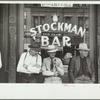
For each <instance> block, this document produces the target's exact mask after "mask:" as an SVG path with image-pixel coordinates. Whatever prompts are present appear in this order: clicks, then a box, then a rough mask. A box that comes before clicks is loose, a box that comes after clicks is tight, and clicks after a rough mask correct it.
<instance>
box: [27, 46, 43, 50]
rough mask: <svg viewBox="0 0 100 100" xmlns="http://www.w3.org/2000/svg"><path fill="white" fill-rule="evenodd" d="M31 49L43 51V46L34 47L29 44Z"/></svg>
mask: <svg viewBox="0 0 100 100" xmlns="http://www.w3.org/2000/svg"><path fill="white" fill-rule="evenodd" d="M28 47H29V48H30V49H33V50H36V51H41V48H38V47H32V46H31V45H29V46H28Z"/></svg>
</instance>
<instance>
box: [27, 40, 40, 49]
mask: <svg viewBox="0 0 100 100" xmlns="http://www.w3.org/2000/svg"><path fill="white" fill-rule="evenodd" d="M28 47H29V48H30V49H33V50H37V51H41V48H40V43H39V42H35V41H33V40H31V44H30V45H29V46H28Z"/></svg>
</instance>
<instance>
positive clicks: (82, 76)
mask: <svg viewBox="0 0 100 100" xmlns="http://www.w3.org/2000/svg"><path fill="white" fill-rule="evenodd" d="M77 50H79V53H80V56H76V57H73V58H72V60H71V63H70V69H69V74H70V78H71V81H72V82H73V83H94V82H95V74H94V66H93V62H92V60H91V58H90V57H88V52H89V50H90V49H88V47H87V44H86V43H80V44H79V48H78V49H77Z"/></svg>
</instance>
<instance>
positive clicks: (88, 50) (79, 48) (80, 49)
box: [77, 48, 90, 51]
mask: <svg viewBox="0 0 100 100" xmlns="http://www.w3.org/2000/svg"><path fill="white" fill-rule="evenodd" d="M77 50H86V51H90V49H80V48H77Z"/></svg>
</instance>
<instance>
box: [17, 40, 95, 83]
mask: <svg viewBox="0 0 100 100" xmlns="http://www.w3.org/2000/svg"><path fill="white" fill-rule="evenodd" d="M29 48H30V50H29V51H28V52H24V53H22V55H21V57H20V59H19V62H18V65H17V72H20V73H21V82H22V83H38V81H39V79H40V78H39V77H40V73H41V75H43V76H44V83H62V76H63V75H64V68H63V63H62V60H61V59H60V58H58V57H56V56H55V55H56V52H57V51H58V49H56V47H55V46H54V45H49V46H48V49H47V53H48V55H49V56H48V57H47V58H44V59H43V62H42V58H41V56H40V54H39V53H38V52H39V51H40V44H39V43H36V42H34V41H32V42H31V45H29ZM77 50H79V52H80V55H79V56H76V57H72V59H71V62H70V65H69V72H68V73H69V78H70V79H71V83H94V82H95V73H94V66H93V62H92V60H91V58H90V57H88V52H89V51H90V49H88V47H87V44H86V43H80V44H79V48H78V49H77Z"/></svg>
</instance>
